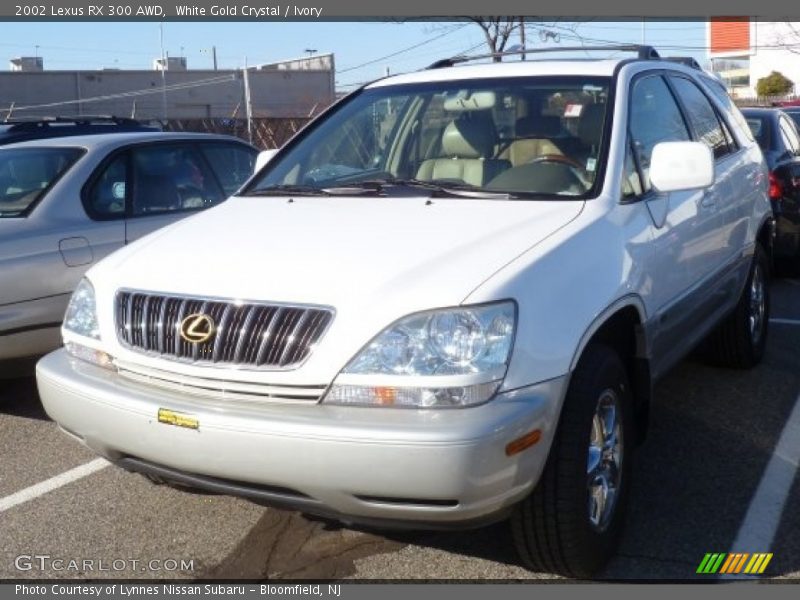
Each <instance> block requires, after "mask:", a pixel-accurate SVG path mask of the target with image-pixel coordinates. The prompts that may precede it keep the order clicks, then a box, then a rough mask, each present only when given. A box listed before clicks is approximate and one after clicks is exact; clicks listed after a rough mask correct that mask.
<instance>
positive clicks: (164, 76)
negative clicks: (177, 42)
mask: <svg viewBox="0 0 800 600" xmlns="http://www.w3.org/2000/svg"><path fill="white" fill-rule="evenodd" d="M158 31H159V41H160V43H161V119H162V120H163V121H166V120H167V55H166V53H165V52H164V22H163V21H162V22H161V23H159V24H158Z"/></svg>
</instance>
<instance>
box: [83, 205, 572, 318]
mask: <svg viewBox="0 0 800 600" xmlns="http://www.w3.org/2000/svg"><path fill="white" fill-rule="evenodd" d="M583 204H584V203H583V202H582V201H498V200H471V199H469V200H467V199H463V200H462V199H458V200H450V199H447V200H433V201H431V200H428V199H427V198H392V199H387V198H342V197H332V198H328V197H326V198H317V197H310V198H309V197H303V198H295V199H293V200H289V199H287V198H274V197H267V198H264V197H252V198H232V199H231V200H229V201H227V202H226V203H224V204H223V205H221V206H219V207H217V208H214V209H212V210H209V211H206V212H204V213H201V214H199V215H197V216H196V217H193V218H191V219H187V220H184V221H181V222H179V223H177V224H175V225H173V226H172V227H170V228H169V229H168V230H162V231H160V232H157V233H156V234H155V235H152V236H149V237H147V238H144V239H143V240H141V241H140V242H138V243H136V244H133V245H132V246H130V247H129V248H128V249H127V250H126V251H123V252H122V253H120V254H118V255H114V256H112V259H111V260H110V261H105V262H104V263H101V265H100V268H99V269H98V270H103V271H106V272H111V273H109V275H105V274H104V278H106V279H111V280H114V281H115V283H116V284H117V286H118V287H128V288H134V289H142V290H153V291H164V292H167V291H169V292H173V293H180V294H193V295H194V294H197V295H206V296H217V297H229V298H240V299H245V300H246V299H250V300H271V301H277V302H299V303H310V304H323V305H329V306H333V307H337V306H339V305H344V304H352V303H354V302H356V303H361V302H369V301H371V300H374V301H377V300H380V301H385V300H386V298H387V297H397V296H404V295H424V296H425V303H426V304H428V305H431V304H430V303H431V302H432V303H433V304H432V306H437V305H441V304H458V303H460V302H461V301H462V300H463V299H464V298H465V297H466V296H467V295H468V294H469V293H470V292H471V291H472V290H474V289H475V287H477V286H478V285H480V284H481V283H482V282H483V281H485V280H486V279H487V278H488V277H490V276H491V275H492V274H493V273H495V272H496V271H497V270H498V269H500V268H501V267H503V266H504V265H505V264H507V263H508V262H509V261H511V260H513V259H514V258H515V257H517V256H518V255H520V254H521V253H523V252H525V251H526V250H528V249H529V248H531V247H532V246H534V245H535V244H536V243H538V242H539V241H541V240H542V239H544V238H545V237H547V236H548V235H550V234H551V233H553V232H554V231H555V230H557V229H559V228H561V227H563V226H564V225H566V224H567V223H568V222H570V221H571V220H572V219H574V218H575V217H576V216H577V215H578V214H579V213H580V211H581V208H582V207H583Z"/></svg>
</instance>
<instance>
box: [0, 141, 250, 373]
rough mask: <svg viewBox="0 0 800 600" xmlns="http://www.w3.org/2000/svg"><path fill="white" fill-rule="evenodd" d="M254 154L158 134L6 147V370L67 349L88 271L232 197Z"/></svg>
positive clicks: (2, 175) (2, 169) (1, 335)
mask: <svg viewBox="0 0 800 600" xmlns="http://www.w3.org/2000/svg"><path fill="white" fill-rule="evenodd" d="M256 154H257V151H256V150H255V148H253V147H251V146H250V145H248V144H246V143H244V142H242V141H240V140H238V139H235V138H230V137H227V136H218V135H205V134H172V133H160V132H158V133H116V134H107V135H92V136H84V137H81V136H70V137H58V138H52V139H47V140H38V141H33V142H22V143H18V144H10V145H6V146H3V147H2V148H0V372H2V373H4V374H5V375H19V374H24V373H25V372H26V370H25V367H26V364H27V363H30V362H31V361H30V360H29V359H30V357H37V356H41V355H42V354H45V353H46V352H49V351H50V350H53V349H54V348H56V347H57V346H59V345H60V342H61V340H60V335H59V327H60V325H61V321H62V320H63V317H64V310H65V309H66V306H67V302H68V300H69V295H70V293H71V292H72V290H74V289H75V286H76V285H77V283H78V282H79V281H80V279H81V277H82V276H83V274H84V272H85V271H86V269H88V268H89V267H90V266H91V265H93V264H95V263H96V262H97V261H99V260H100V259H101V258H103V257H104V256H106V255H107V254H109V253H110V252H112V251H113V250H116V249H117V248H121V247H122V246H124V245H125V244H127V243H129V242H132V241H133V240H136V239H138V238H139V237H141V236H143V235H145V234H147V233H150V232H151V231H155V230H156V229H158V228H160V227H163V226H165V225H168V224H170V223H173V222H175V221H177V220H178V219H181V218H183V217H186V216H188V215H190V214H194V213H195V212H197V211H199V210H202V209H205V208H208V207H209V206H213V205H215V204H218V203H219V202H221V201H222V200H224V199H225V198H226V197H228V196H229V195H230V194H232V193H233V192H235V191H236V189H237V188H238V187H239V186H240V185H241V184H242V183H243V182H244V181H245V180H246V179H247V178H248V177H249V176H250V175H251V174H252V167H253V165H254V163H255V156H256ZM30 367H31V369H30V372H32V364H31V365H30Z"/></svg>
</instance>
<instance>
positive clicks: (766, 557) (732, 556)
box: [697, 552, 772, 575]
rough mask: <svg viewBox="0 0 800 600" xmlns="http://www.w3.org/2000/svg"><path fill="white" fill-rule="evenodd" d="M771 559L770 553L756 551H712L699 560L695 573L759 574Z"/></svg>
mask: <svg viewBox="0 0 800 600" xmlns="http://www.w3.org/2000/svg"><path fill="white" fill-rule="evenodd" d="M771 560H772V553H771V552H769V553H767V552H756V553H753V554H750V553H748V552H732V553H725V552H721V553H713V552H709V553H707V554H706V555H705V556H704V557H703V560H702V561H700V566H698V567H697V573H699V574H702V575H714V574H716V573H720V574H726V575H734V574H742V573H744V574H746V575H760V574H761V573H763V572H764V570H765V569H766V568H767V565H768V564H769V561H771Z"/></svg>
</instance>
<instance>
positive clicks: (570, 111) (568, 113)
mask: <svg viewBox="0 0 800 600" xmlns="http://www.w3.org/2000/svg"><path fill="white" fill-rule="evenodd" d="M582 112H583V104H567V105H566V106H565V107H564V116H565V117H580V116H581V113H582Z"/></svg>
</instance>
